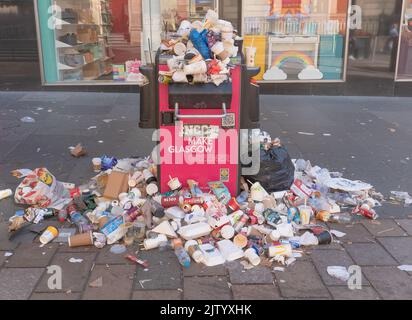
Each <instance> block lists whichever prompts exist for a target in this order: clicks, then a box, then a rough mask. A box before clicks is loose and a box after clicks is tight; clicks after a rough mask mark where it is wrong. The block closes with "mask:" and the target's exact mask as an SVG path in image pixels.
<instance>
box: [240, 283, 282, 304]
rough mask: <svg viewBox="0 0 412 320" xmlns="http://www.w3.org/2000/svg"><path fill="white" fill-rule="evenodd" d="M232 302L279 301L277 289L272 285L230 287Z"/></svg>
mask: <svg viewBox="0 0 412 320" xmlns="http://www.w3.org/2000/svg"><path fill="white" fill-rule="evenodd" d="M232 293H233V300H252V301H253V300H281V299H282V297H281V296H280V292H279V289H278V288H277V287H276V286H274V285H273V284H272V285H270V284H259V285H257V284H255V285H237V284H236V285H232Z"/></svg>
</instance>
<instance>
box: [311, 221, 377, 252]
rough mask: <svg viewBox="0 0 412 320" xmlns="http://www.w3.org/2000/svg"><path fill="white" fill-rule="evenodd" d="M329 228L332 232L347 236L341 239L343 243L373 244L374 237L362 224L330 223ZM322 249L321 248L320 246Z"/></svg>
mask: <svg viewBox="0 0 412 320" xmlns="http://www.w3.org/2000/svg"><path fill="white" fill-rule="evenodd" d="M328 227H329V228H330V229H331V230H337V231H340V232H343V233H346V235H345V236H344V237H342V238H339V241H341V242H345V243H348V242H371V240H373V235H372V234H371V233H370V232H369V231H368V230H367V229H366V228H365V227H364V226H363V225H362V224H361V223H357V224H337V223H328ZM319 247H320V246H319Z"/></svg>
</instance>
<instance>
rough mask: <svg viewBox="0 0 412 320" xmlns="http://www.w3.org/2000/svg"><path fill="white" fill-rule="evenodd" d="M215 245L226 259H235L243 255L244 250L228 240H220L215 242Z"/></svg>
mask: <svg viewBox="0 0 412 320" xmlns="http://www.w3.org/2000/svg"><path fill="white" fill-rule="evenodd" d="M217 246H218V248H219V250H220V252H221V253H222V256H223V257H224V258H225V259H226V261H235V260H237V259H241V258H243V257H244V255H245V254H244V252H243V250H242V249H240V248H239V247H237V246H235V244H234V243H233V242H232V241H230V240H222V241H219V242H218V243H217Z"/></svg>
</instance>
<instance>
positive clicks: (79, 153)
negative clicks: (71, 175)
mask: <svg viewBox="0 0 412 320" xmlns="http://www.w3.org/2000/svg"><path fill="white" fill-rule="evenodd" d="M70 153H71V155H72V156H73V157H75V158H80V157H83V156H85V155H86V154H87V151H86V148H85V147H84V146H83V145H82V144H81V143H79V144H77V145H76V146H75V147H70Z"/></svg>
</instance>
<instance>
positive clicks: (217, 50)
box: [211, 41, 225, 55]
mask: <svg viewBox="0 0 412 320" xmlns="http://www.w3.org/2000/svg"><path fill="white" fill-rule="evenodd" d="M211 50H212V52H213V53H214V54H216V55H220V54H221V53H222V52H223V51H225V47H224V45H223V42H220V41H219V42H216V43H215V45H214V46H213V47H212V48H211Z"/></svg>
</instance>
